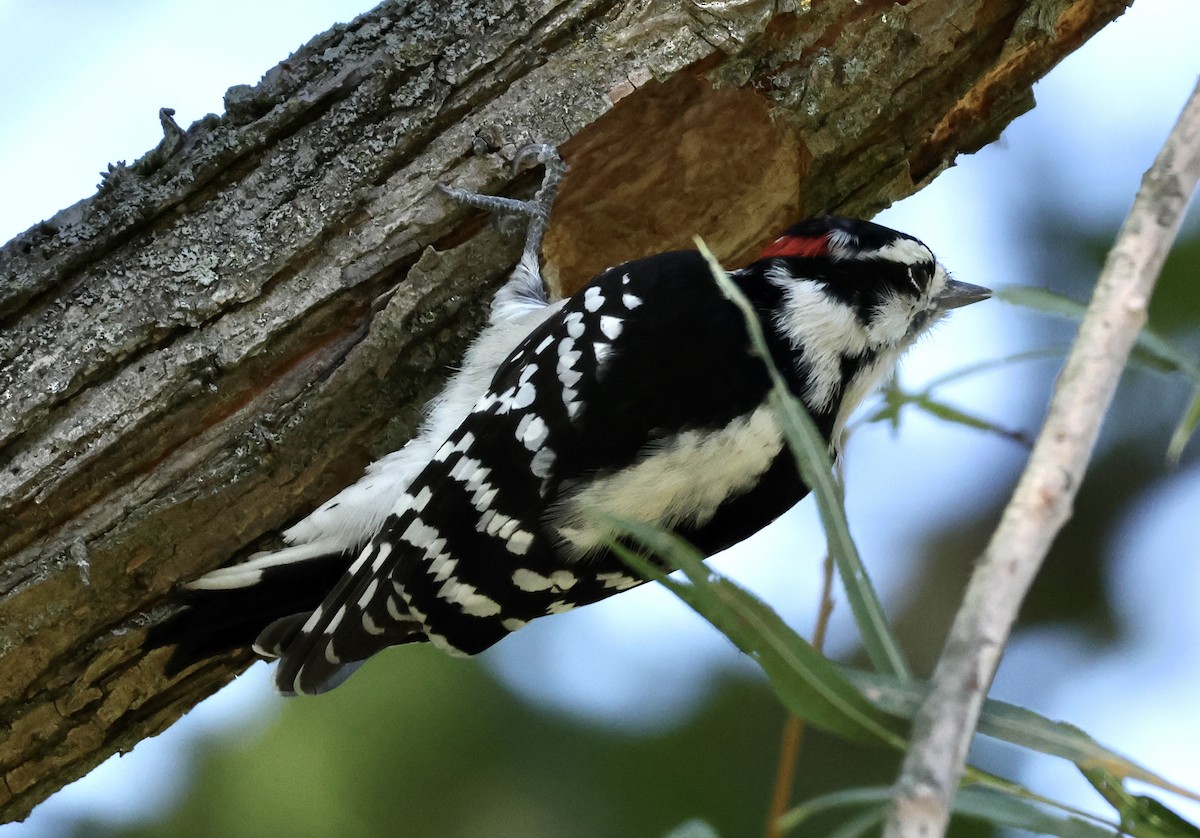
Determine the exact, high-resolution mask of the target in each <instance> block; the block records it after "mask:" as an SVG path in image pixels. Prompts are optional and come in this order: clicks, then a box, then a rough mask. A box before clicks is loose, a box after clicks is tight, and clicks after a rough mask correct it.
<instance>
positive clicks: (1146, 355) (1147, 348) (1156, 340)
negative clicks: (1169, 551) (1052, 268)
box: [992, 286, 1200, 464]
mask: <svg viewBox="0 0 1200 838" xmlns="http://www.w3.org/2000/svg"><path fill="white" fill-rule="evenodd" d="M992 296H993V297H995V298H996V299H999V300H1003V301H1005V302H1007V303H1011V304H1013V305H1018V306H1023V307H1025V308H1029V309H1033V310H1034V311H1041V312H1044V313H1046V314H1058V315H1062V316H1064V317H1069V318H1071V319H1072V320H1079V319H1080V318H1082V317H1083V313H1084V311H1085V310H1086V309H1087V307H1086V306H1085V305H1084V304H1083V303H1081V302H1078V301H1077V300H1073V299H1071V298H1070V297H1064V296H1063V295H1061V294H1056V293H1054V292H1053V291H1047V290H1046V289H1044V288H1031V287H1028V286H1009V287H1007V288H1001V289H1000V290H999V291H996V292H994V293H993V295H992ZM1132 358H1133V360H1135V361H1138V362H1139V363H1141V364H1143V365H1144V366H1147V367H1149V368H1150V369H1153V370H1157V371H1159V372H1163V373H1173V372H1177V373H1180V374H1182V375H1184V376H1186V377H1187V378H1188V379H1190V380H1191V382H1192V384H1193V385H1194V387H1195V393H1194V394H1193V396H1192V401H1191V402H1190V403H1189V404H1188V408H1187V410H1186V411H1185V412H1184V414H1183V416H1182V417H1181V418H1180V420H1179V423H1178V424H1177V425H1176V426H1175V432H1174V433H1173V434H1172V435H1171V442H1170V444H1169V445H1168V447H1167V461H1168V462H1170V463H1171V464H1175V463H1178V462H1179V457H1180V456H1181V455H1182V454H1183V449H1184V447H1185V446H1186V445H1187V443H1188V440H1189V439H1190V438H1191V436H1192V434H1193V432H1194V431H1195V430H1196V425H1197V424H1198V423H1200V361H1197V360H1196V359H1195V358H1193V357H1192V356H1191V355H1189V354H1188V353H1187V352H1185V351H1184V350H1183V349H1181V348H1179V347H1178V346H1176V345H1175V344H1174V343H1172V342H1171V341H1170V340H1168V339H1167V338H1165V337H1164V336H1163V335H1161V334H1159V333H1158V332H1156V331H1155V330H1154V329H1152V328H1150V326H1146V327H1145V328H1143V329H1142V331H1141V334H1139V335H1138V339H1137V343H1136V344H1135V345H1134V347H1133V354H1132Z"/></svg>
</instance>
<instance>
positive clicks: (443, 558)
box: [429, 553, 458, 582]
mask: <svg viewBox="0 0 1200 838" xmlns="http://www.w3.org/2000/svg"><path fill="white" fill-rule="evenodd" d="M457 566H458V559H455V558H451V556H450V554H449V553H442V555H440V556H438V557H437V558H436V559H434V560H433V561H432V562H430V564H429V573H430V574H432V575H433V578H434V579H435V580H437V581H438V582H445V581H446V580H447V579H449V578H450V576H451V575H452V574H453V573H454V568H456V567H457Z"/></svg>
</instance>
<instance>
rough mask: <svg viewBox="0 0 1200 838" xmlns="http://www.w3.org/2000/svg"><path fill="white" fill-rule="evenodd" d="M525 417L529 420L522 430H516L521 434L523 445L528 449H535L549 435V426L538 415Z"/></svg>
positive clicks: (539, 446)
mask: <svg viewBox="0 0 1200 838" xmlns="http://www.w3.org/2000/svg"><path fill="white" fill-rule="evenodd" d="M526 418H527V419H529V420H530V421H529V422H528V424H526V425H525V428H524V430H522V429H520V428H518V429H517V431H518V433H520V435H521V442H522V443H523V444H524V446H525V447H526V448H527V449H529V450H530V451H537V450H538V449H539V448H541V447H542V443H544V442H545V441H546V437H547V436H549V435H550V428H549V427H547V425H546V423H545V421H544V420H543V419H542V417H540V416H527V417H526Z"/></svg>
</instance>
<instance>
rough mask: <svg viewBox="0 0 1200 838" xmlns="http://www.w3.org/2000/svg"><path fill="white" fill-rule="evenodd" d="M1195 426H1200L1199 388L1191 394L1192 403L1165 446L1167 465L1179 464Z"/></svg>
mask: <svg viewBox="0 0 1200 838" xmlns="http://www.w3.org/2000/svg"><path fill="white" fill-rule="evenodd" d="M1197 424H1200V386H1198V387H1196V390H1195V391H1194V392H1193V393H1192V401H1191V402H1190V403H1189V404H1188V407H1187V410H1185V411H1184V412H1183V416H1182V417H1180V419H1179V424H1178V425H1176V426H1175V432H1174V433H1172V434H1171V444H1170V445H1168V446H1167V462H1168V463H1170V464H1171V465H1173V466H1175V465H1178V464H1179V458H1180V457H1181V456H1182V455H1183V449H1184V448H1185V447H1186V446H1187V444H1188V440H1189V439H1191V438H1192V434H1193V433H1195V432H1196V425H1197Z"/></svg>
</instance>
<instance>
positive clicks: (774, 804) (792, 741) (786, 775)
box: [766, 553, 833, 838]
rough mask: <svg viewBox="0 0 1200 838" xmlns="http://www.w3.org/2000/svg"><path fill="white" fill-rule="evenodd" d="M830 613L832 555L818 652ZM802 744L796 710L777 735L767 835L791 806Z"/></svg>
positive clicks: (776, 836)
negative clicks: (778, 739)
mask: <svg viewBox="0 0 1200 838" xmlns="http://www.w3.org/2000/svg"><path fill="white" fill-rule="evenodd" d="M832 614H833V554H832V553H828V554H826V556H825V581H824V582H823V584H822V585H821V604H820V606H819V608H818V610H817V624H816V627H815V628H814V629H813V640H812V644H813V648H815V649H816V650H817V651H818V652H820V651H822V650H823V649H824V648H825V632H826V630H827V629H828V627H829V618H830V616H832ZM803 744H804V719H802V718H800V717H799V716H797V715H796V714H795V713H791V714H789V715H788V719H787V721H786V722H785V723H784V725H783V735H782V736H781V737H780V745H779V766H778V768H777V769H776V771H775V790H774V792H773V793H772V794H771V808H770V809H769V810H768V812H767V832H766V838H781V836H782V835H783V833H782V832H781V831H780V829H779V819H780V818H781V817H783V815H784V814H785V813H786V812H787V810H788V809H789V808H790V807H791V802H792V785H793V784H794V782H795V778H796V762H797V760H798V759H799V757H800V748H801V746H802V745H803Z"/></svg>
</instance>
